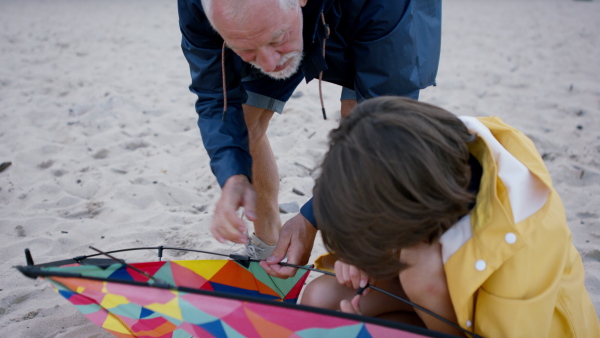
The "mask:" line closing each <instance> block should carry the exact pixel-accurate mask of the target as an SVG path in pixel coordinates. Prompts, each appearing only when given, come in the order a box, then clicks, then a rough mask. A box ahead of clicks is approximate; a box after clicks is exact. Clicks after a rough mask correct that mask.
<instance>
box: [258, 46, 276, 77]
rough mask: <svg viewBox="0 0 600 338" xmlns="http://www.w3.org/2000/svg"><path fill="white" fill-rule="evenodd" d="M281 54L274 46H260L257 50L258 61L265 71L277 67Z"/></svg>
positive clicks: (270, 70)
mask: <svg viewBox="0 0 600 338" xmlns="http://www.w3.org/2000/svg"><path fill="white" fill-rule="evenodd" d="M279 60H281V55H280V54H279V53H277V51H275V49H274V48H270V47H264V48H259V49H258V51H257V52H256V63H258V65H259V66H260V68H262V70H264V71H265V72H272V71H274V70H275V68H277V66H278V64H279Z"/></svg>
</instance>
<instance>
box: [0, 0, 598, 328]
mask: <svg viewBox="0 0 600 338" xmlns="http://www.w3.org/2000/svg"><path fill="white" fill-rule="evenodd" d="M599 17H600V2H599V1H589V2H588V1H569V0H548V1H534V0H529V1H522V0H508V1H503V2H492V1H475V0H453V1H447V2H445V3H444V15H443V45H442V56H441V62H440V69H439V74H438V79H437V86H436V87H431V88H428V89H426V90H424V91H423V92H422V94H421V100H422V101H425V102H430V103H433V104H436V105H439V106H442V107H444V108H446V109H448V110H450V111H452V112H454V113H456V114H458V115H471V116H489V115H497V116H500V117H502V118H503V119H504V120H505V121H506V122H508V123H509V124H511V125H513V126H515V127H517V128H519V129H521V130H522V131H523V132H524V133H525V134H527V135H528V136H529V137H531V139H532V140H533V141H534V142H535V144H536V146H537V147H538V149H539V151H540V153H541V154H542V155H543V157H544V159H545V160H546V164H547V166H548V168H549V170H550V172H551V174H552V176H553V180H554V184H555V187H556V189H557V190H558V191H559V193H560V195H561V196H562V198H563V201H564V204H565V208H566V213H567V218H568V221H569V225H570V227H571V230H572V232H573V241H574V243H575V246H576V247H577V249H578V250H579V252H580V253H581V255H582V257H583V261H584V264H585V268H586V287H587V289H588V291H589V293H590V295H591V297H592V300H593V302H594V305H595V306H596V309H597V310H598V309H600V250H599V248H600V207H599V205H600V133H599V132H598V130H600V112H599V109H600V87H599V86H598V84H599V83H598V79H599V78H600V62H598V56H599V55H600V41H599V38H598V32H599V31H600V21H599V20H598V18H599ZM0 32H1V33H0V162H11V163H12V165H11V166H10V167H8V168H7V169H5V170H4V171H3V172H1V173H0V233H1V235H2V238H3V240H2V241H1V242H0V257H2V262H1V263H0V336H1V337H28V338H29V337H108V336H109V335H108V334H107V333H106V332H105V331H103V330H102V329H100V328H98V327H96V326H95V325H94V324H92V323H91V322H89V321H88V320H87V319H86V318H85V317H84V316H83V315H81V314H79V312H78V311H77V310H76V309H75V307H73V306H72V305H71V304H70V303H68V301H66V300H64V299H63V298H62V297H60V296H59V295H57V294H56V293H55V292H54V291H53V290H52V289H51V287H50V286H49V285H48V283H46V282H44V281H41V280H38V281H35V280H31V279H27V278H25V277H23V276H22V275H21V274H20V273H19V272H18V271H17V270H16V269H14V268H13V266H15V265H23V264H25V257H24V254H23V250H24V249H25V248H30V249H31V251H32V253H33V257H34V260H35V262H36V263H43V262H49V261H53V260H59V259H64V258H69V257H74V256H77V255H81V254H89V253H91V250H90V249H88V246H90V245H92V246H95V247H98V248H100V249H102V250H111V249H119V248H125V247H132V246H158V245H170V246H181V247H188V248H203V249H206V250H215V251H220V252H227V251H229V250H231V249H232V248H231V246H230V245H224V244H220V243H218V242H216V241H215V240H214V239H212V237H211V236H210V234H209V232H208V227H209V225H210V221H211V213H212V210H213V209H214V204H215V202H216V200H217V198H218V196H219V194H220V188H219V186H218V184H217V183H216V180H215V179H214V176H213V175H212V174H211V173H210V170H209V165H208V156H207V155H206V153H205V151H204V148H203V146H202V143H201V139H200V136H199V132H198V129H197V126H196V114H195V111H194V108H193V106H194V101H195V97H194V95H193V94H191V93H190V92H189V91H188V89H187V86H188V85H189V83H190V78H189V70H188V66H187V63H186V61H185V59H184V58H183V55H182V52H181V49H180V47H179V43H180V38H181V36H180V32H179V28H178V18H177V8H176V2H175V1H158V0H143V1H142V0H129V1H116V0H105V1H93V0H90V1H76V0H53V1H49V0H48V1H43V0H28V1H19V0H4V1H2V2H1V3H0ZM339 92H340V89H339V87H337V86H334V85H329V84H326V85H325V86H324V97H325V102H326V107H327V110H328V112H329V116H330V119H329V120H327V121H323V120H322V118H321V113H320V108H319V101H318V87H317V83H316V81H313V82H311V83H310V84H308V85H307V84H302V85H301V86H300V87H299V88H298V89H297V91H296V93H295V94H294V97H293V98H292V99H291V100H290V102H289V103H288V105H287V107H286V110H285V112H284V114H283V115H281V116H276V117H274V118H273V120H272V122H271V126H270V129H269V131H268V136H269V138H270V140H271V144H272V145H273V149H274V151H275V156H276V159H277V163H278V166H279V173H280V179H281V186H280V203H292V202H296V203H298V204H300V205H302V204H303V203H304V202H305V201H306V200H307V199H308V197H309V195H310V193H311V189H312V185H313V182H314V179H315V177H317V175H318V169H317V168H318V165H319V163H320V160H321V159H322V157H323V154H324V153H325V152H326V150H327V134H328V132H329V130H331V129H332V128H334V127H335V126H336V125H337V124H338V122H339V103H338V98H339ZM294 189H295V190H297V191H301V192H303V193H304V194H305V195H304V196H302V195H299V194H297V193H295V192H293V190H294ZM292 215H293V214H282V219H283V220H284V221H285V220H287V219H289V218H290V217H291V216H292ZM322 252H324V249H323V246H322V244H321V242H320V240H318V241H317V243H316V245H315V248H314V251H313V256H312V258H313V259H314V258H315V257H316V256H318V255H319V254H320V253H322ZM121 257H123V258H126V259H127V260H128V261H130V262H134V261H144V260H155V259H156V256H155V253H153V252H135V253H129V254H127V255H123V256H121ZM166 258H167V259H196V258H204V256H202V255H199V254H191V253H188V254H180V253H176V252H171V253H167V256H166Z"/></svg>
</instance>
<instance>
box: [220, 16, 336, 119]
mask: <svg viewBox="0 0 600 338" xmlns="http://www.w3.org/2000/svg"><path fill="white" fill-rule="evenodd" d="M321 22H322V23H323V27H325V36H324V37H323V60H325V45H326V42H327V39H329V35H330V33H331V31H330V30H329V25H328V24H327V23H326V22H325V14H323V12H321ZM225 46H226V44H225V41H223V46H222V47H221V82H222V84H223V115H222V117H221V120H222V121H225V116H226V115H227V85H226V83H225V80H226V77H225ZM322 82H323V71H321V72H319V99H320V100H321V111H322V112H323V119H324V120H327V113H326V112H325V103H324V102H323V89H322V86H321V83H322Z"/></svg>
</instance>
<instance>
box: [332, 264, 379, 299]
mask: <svg viewBox="0 0 600 338" xmlns="http://www.w3.org/2000/svg"><path fill="white" fill-rule="evenodd" d="M334 269H335V278H337V281H338V283H340V284H342V285H346V286H347V287H349V288H351V289H355V290H358V289H359V288H364V287H365V286H367V284H368V283H369V276H367V274H366V273H364V272H363V271H362V270H360V269H358V268H357V267H355V266H354V265H350V264H346V263H344V262H342V261H340V260H337V261H336V262H335V265H334ZM369 290H370V289H366V290H364V292H363V293H362V294H363V295H366V294H367V293H368V291H369Z"/></svg>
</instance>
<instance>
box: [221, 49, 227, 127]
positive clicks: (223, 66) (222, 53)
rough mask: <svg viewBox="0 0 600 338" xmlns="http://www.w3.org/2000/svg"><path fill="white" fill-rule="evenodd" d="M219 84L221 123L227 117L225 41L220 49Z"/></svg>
mask: <svg viewBox="0 0 600 338" xmlns="http://www.w3.org/2000/svg"><path fill="white" fill-rule="evenodd" d="M221 82H222V83H223V116H222V117H221V121H223V122H224V121H225V115H227V85H226V84H225V41H223V47H221Z"/></svg>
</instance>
